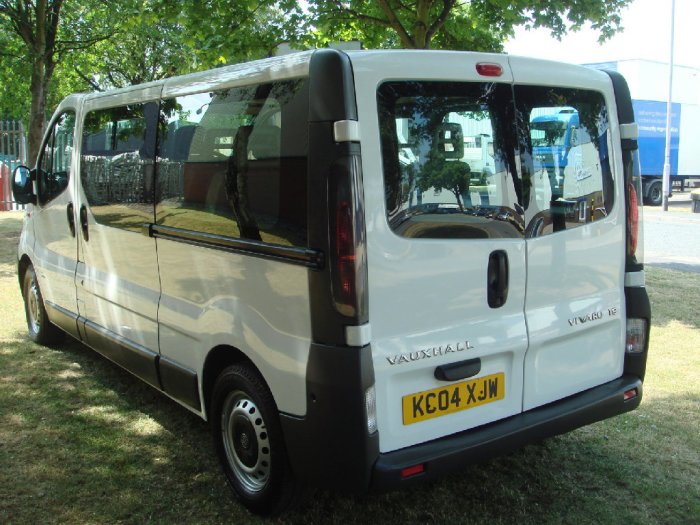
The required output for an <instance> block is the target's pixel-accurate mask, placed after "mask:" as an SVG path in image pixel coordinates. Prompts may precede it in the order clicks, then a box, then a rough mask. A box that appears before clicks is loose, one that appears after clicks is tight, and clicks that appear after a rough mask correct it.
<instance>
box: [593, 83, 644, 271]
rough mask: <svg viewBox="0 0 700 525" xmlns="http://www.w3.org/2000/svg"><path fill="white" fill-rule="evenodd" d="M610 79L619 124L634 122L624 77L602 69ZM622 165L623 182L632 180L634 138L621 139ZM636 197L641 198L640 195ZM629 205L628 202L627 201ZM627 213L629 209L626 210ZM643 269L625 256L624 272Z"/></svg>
mask: <svg viewBox="0 0 700 525" xmlns="http://www.w3.org/2000/svg"><path fill="white" fill-rule="evenodd" d="M603 72H604V73H606V74H607V75H608V76H609V77H610V80H611V81H612V85H613V91H614V93H615V104H616V106H617V120H618V121H619V122H620V124H632V123H634V106H633V104H632V95H631V94H630V89H629V86H628V85H627V81H626V80H625V77H623V76H622V75H621V74H620V73H618V72H617V71H607V70H604V71H603ZM621 147H622V165H623V170H624V176H625V184H627V183H628V182H630V181H631V180H632V176H633V174H632V171H633V169H634V168H633V165H634V157H633V155H634V153H633V152H634V151H635V150H636V149H638V147H639V146H638V144H637V141H636V140H631V139H624V140H622V144H621ZM638 198H642V196H641V195H639V196H638ZM627 206H629V202H628V203H627ZM628 213H629V211H628ZM626 229H627V238H629V235H630V233H629V224H627V225H626ZM643 269H644V265H643V264H642V263H640V262H638V261H636V260H633V259H632V258H631V257H630V256H629V254H628V255H626V257H625V272H640V271H642V270H643Z"/></svg>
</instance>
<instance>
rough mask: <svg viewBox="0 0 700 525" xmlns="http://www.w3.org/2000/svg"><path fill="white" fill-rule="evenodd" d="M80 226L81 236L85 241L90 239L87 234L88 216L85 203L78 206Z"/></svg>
mask: <svg viewBox="0 0 700 525" xmlns="http://www.w3.org/2000/svg"><path fill="white" fill-rule="evenodd" d="M80 228H81V229H82V230H83V238H84V239H85V240H86V241H89V240H90V235H89V234H88V216H87V208H86V207H85V204H83V205H82V206H81V207H80Z"/></svg>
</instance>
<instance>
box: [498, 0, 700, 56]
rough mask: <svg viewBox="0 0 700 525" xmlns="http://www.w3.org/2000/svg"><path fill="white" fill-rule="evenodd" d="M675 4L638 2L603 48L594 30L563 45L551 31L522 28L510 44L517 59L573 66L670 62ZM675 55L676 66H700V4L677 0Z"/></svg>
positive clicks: (570, 37)
mask: <svg viewBox="0 0 700 525" xmlns="http://www.w3.org/2000/svg"><path fill="white" fill-rule="evenodd" d="M671 3H672V0H634V1H633V2H632V3H631V4H630V5H629V6H628V7H627V8H625V9H624V10H623V11H622V12H621V17H622V26H623V27H624V31H622V32H620V33H618V34H616V35H615V36H614V37H613V38H612V39H611V40H608V41H606V42H605V43H603V44H602V45H601V44H599V43H598V41H597V39H598V34H597V33H596V32H595V31H593V30H591V29H590V28H583V29H581V30H580V31H578V32H576V33H569V34H567V35H566V36H564V37H563V38H562V40H561V42H559V41H557V40H556V39H555V38H553V37H552V36H551V35H550V34H549V32H548V31H547V30H542V29H538V30H531V31H526V30H524V29H519V30H518V31H516V34H515V37H514V38H513V39H511V40H510V41H509V42H507V43H506V45H505V50H506V52H508V53H511V54H513V55H523V56H531V57H537V58H546V59H550V60H558V61H563V62H571V63H574V64H582V63H591V62H607V61H616V60H624V59H632V58H641V59H647V60H655V61H659V62H666V63H667V62H668V60H669V53H670V41H671ZM675 20H676V25H675V38H674V42H675V45H674V57H673V61H674V63H675V64H676V65H684V66H690V67H695V68H700V0H676V16H675Z"/></svg>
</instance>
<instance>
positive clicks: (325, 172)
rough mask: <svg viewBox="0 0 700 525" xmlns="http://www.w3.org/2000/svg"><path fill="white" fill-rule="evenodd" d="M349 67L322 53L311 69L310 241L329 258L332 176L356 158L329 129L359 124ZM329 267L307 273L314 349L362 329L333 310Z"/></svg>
mask: <svg viewBox="0 0 700 525" xmlns="http://www.w3.org/2000/svg"><path fill="white" fill-rule="evenodd" d="M354 85H355V81H354V75H353V70H352V64H351V62H350V58H349V57H348V55H347V54H345V53H343V52H341V51H337V50H332V49H322V50H318V51H316V52H315V53H314V54H313V55H312V57H311V62H310V63H309V155H308V186H307V188H308V189H307V191H308V197H307V199H308V202H309V206H308V217H307V225H308V239H309V246H313V247H315V248H317V249H319V250H321V251H323V252H324V253H326V254H331V253H333V250H334V249H335V246H333V245H332V241H331V239H332V233H331V231H330V224H331V217H329V214H331V215H332V214H333V213H335V210H330V209H329V208H330V201H331V195H330V186H331V184H332V183H333V181H331V179H332V178H333V177H334V173H337V170H338V168H339V167H342V165H349V162H350V161H351V159H350V158H351V157H359V156H360V154H361V152H360V144H359V143H349V142H343V143H337V142H335V137H334V133H333V125H334V123H335V122H337V121H341V120H357V103H356V99H355V92H354V89H355V88H354ZM329 266H330V263H328V262H327V263H326V265H325V266H324V267H323V268H322V269H320V271H316V272H309V297H310V303H311V337H312V340H313V341H314V342H315V343H319V344H325V345H330V347H332V346H333V345H344V344H345V326H347V325H357V324H361V322H360V321H359V320H358V319H352V318H349V317H345V316H343V315H341V314H340V313H339V312H338V311H337V310H336V307H335V303H334V300H333V292H332V279H333V274H332V271H331V268H330V267H329Z"/></svg>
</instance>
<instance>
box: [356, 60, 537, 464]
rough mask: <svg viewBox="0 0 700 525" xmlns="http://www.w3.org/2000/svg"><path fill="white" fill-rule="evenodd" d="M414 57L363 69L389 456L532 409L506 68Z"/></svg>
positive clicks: (379, 378)
mask: <svg viewBox="0 0 700 525" xmlns="http://www.w3.org/2000/svg"><path fill="white" fill-rule="evenodd" d="M404 55H405V56H403V55H402V57H401V60H396V61H391V62H390V63H387V62H389V61H387V60H386V56H384V57H383V58H382V56H380V55H379V56H378V55H364V56H361V57H357V58H358V61H357V62H355V61H354V64H353V66H354V71H355V80H356V88H357V90H358V97H357V99H358V114H359V120H360V123H361V136H362V148H363V149H362V159H363V174H364V175H363V176H364V191H365V204H366V214H367V258H368V268H369V269H368V280H369V289H370V291H369V311H370V324H371V329H372V352H373V359H374V370H375V377H376V401H377V418H378V427H379V430H380V432H379V439H380V450H381V451H382V452H387V451H390V450H395V449H398V448H402V447H406V446H409V445H412V444H415V443H419V442H424V441H427V440H430V439H434V438H437V437H440V436H444V435H446V434H450V433H454V432H458V431H461V430H465V429H468V428H472V427H475V426H478V425H482V424H485V423H488V422H491V421H495V420H498V419H501V418H504V417H507V416H510V415H513V414H516V413H519V412H520V411H521V410H522V389H523V360H524V355H525V351H526V349H527V332H526V325H525V317H524V301H525V281H526V279H525V275H526V274H525V271H526V261H525V242H524V240H523V224H522V219H521V213H520V211H521V210H520V207H519V205H518V204H517V203H518V194H519V192H520V191H521V190H520V183H519V181H518V178H517V172H516V166H515V155H514V151H515V144H513V143H512V139H511V138H510V137H512V136H513V124H512V123H513V102H512V86H511V84H510V82H511V80H512V78H511V74H510V70H509V68H508V64H507V58H506V57H503V56H493V55H479V54H473V55H469V56H466V57H465V55H456V54H452V53H444V54H442V53H436V54H435V55H433V56H431V61H430V63H429V64H426V62H425V60H421V59H422V58H424V57H420V56H419V55H417V56H416V57H411V56H410V53H405V54H404ZM351 58H353V59H354V58H355V57H353V56H352V55H351ZM413 58H415V60H413ZM360 62H361V63H360ZM407 63H410V64H414V65H415V67H412V68H411V70H410V71H409V72H408V73H409V74H410V75H412V78H420V79H421V80H420V81H415V80H401V79H402V78H406V75H407V70H406V68H405V64H407ZM401 64H404V66H401ZM420 64H423V69H424V70H420V71H419V70H418V69H420ZM484 66H486V67H484ZM480 71H482V72H485V74H481V73H480ZM486 74H489V75H491V76H486ZM384 79H392V80H384ZM368 93H372V94H375V93H376V98H374V99H373V97H368V96H365V95H366V94H368ZM377 120H378V122H377ZM372 123H376V124H375V126H372V125H371V124H372ZM377 124H378V126H379V130H380V135H381V140H380V147H379V148H378V147H377V146H376V143H377V140H376V135H375V133H376V131H375V132H374V133H373V130H375V129H376V125H377ZM484 151H486V153H483V152H484Z"/></svg>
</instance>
